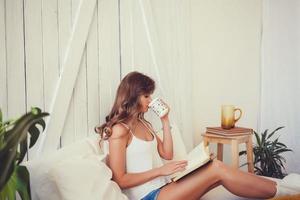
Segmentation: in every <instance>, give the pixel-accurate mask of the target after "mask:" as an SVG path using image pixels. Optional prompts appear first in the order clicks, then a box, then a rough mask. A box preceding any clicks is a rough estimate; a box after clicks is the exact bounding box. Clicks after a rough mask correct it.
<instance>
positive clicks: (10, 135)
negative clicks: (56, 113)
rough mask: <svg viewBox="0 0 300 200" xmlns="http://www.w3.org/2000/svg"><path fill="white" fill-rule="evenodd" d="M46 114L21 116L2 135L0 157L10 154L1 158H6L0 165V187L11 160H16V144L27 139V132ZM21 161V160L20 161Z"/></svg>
mask: <svg viewBox="0 0 300 200" xmlns="http://www.w3.org/2000/svg"><path fill="white" fill-rule="evenodd" d="M47 115H48V113H39V114H37V115H35V114H32V113H27V114H25V115H23V116H22V117H21V118H20V119H18V120H17V121H16V124H15V125H14V127H13V128H12V129H10V130H9V131H7V132H6V134H5V135H4V137H5V140H6V144H5V145H4V147H2V149H1V150H0V157H1V156H2V155H3V154H4V153H7V152H10V154H8V155H9V156H8V157H4V156H2V157H1V158H6V160H4V161H3V162H2V159H1V163H4V164H3V165H2V164H1V168H2V170H1V171H0V175H1V176H0V186H1V184H5V180H6V179H7V176H8V175H9V174H8V171H9V168H10V166H11V165H12V162H13V160H14V159H15V158H16V148H17V146H18V144H19V143H20V142H21V141H22V140H24V139H26V138H27V132H28V130H29V128H30V126H32V125H33V124H35V123H36V122H39V121H40V118H42V117H45V116H47ZM21 161H22V160H21Z"/></svg>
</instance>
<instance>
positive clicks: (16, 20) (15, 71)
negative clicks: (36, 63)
mask: <svg viewBox="0 0 300 200" xmlns="http://www.w3.org/2000/svg"><path fill="white" fill-rule="evenodd" d="M5 4H6V17H5V19H6V26H5V28H6V58H7V60H6V69H7V75H6V78H7V91H8V92H7V102H8V104H7V106H8V109H7V116H8V117H14V116H18V115H20V114H22V113H24V112H25V111H26V96H25V95H26V93H25V92H26V90H25V89H26V82H25V69H24V68H25V66H24V63H25V58H24V29H23V20H24V18H23V9H24V5H23V1H19V0H6V1H5Z"/></svg>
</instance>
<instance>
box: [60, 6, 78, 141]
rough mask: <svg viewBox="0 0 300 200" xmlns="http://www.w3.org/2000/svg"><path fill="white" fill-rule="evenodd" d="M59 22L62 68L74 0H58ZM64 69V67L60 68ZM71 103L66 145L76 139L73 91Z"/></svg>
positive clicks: (67, 117) (66, 124)
mask: <svg viewBox="0 0 300 200" xmlns="http://www.w3.org/2000/svg"><path fill="white" fill-rule="evenodd" d="M58 19H59V20H58V24H59V29H58V30H59V58H60V68H62V65H63V60H64V56H65V53H66V49H67V46H68V41H69V38H70V36H71V30H72V0H64V1H58ZM60 71H62V69H61V70H60ZM71 90H72V97H71V100H70V104H69V106H68V111H67V116H66V120H65V124H64V128H63V131H62V134H61V143H60V145H61V146H63V145H66V144H67V141H74V139H75V134H74V133H75V126H74V124H75V123H74V101H73V91H74V89H73V88H72V89H71Z"/></svg>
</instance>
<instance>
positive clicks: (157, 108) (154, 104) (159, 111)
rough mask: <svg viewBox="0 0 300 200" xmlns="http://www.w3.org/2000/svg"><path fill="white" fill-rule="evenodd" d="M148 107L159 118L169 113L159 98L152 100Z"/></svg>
mask: <svg viewBox="0 0 300 200" xmlns="http://www.w3.org/2000/svg"><path fill="white" fill-rule="evenodd" d="M148 107H149V108H150V109H151V110H152V111H153V112H154V113H155V114H156V115H157V116H159V117H163V116H165V115H166V114H167V113H168V111H169V108H168V106H167V105H166V104H165V102H163V100H162V99H161V98H159V97H157V98H155V99H153V100H152V101H151V102H150V104H149V106H148Z"/></svg>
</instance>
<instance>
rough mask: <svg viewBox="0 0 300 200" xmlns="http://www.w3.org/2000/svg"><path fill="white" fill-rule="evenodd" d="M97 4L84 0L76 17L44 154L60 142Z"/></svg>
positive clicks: (49, 124) (47, 132)
mask: <svg viewBox="0 0 300 200" xmlns="http://www.w3.org/2000/svg"><path fill="white" fill-rule="evenodd" d="M95 5H96V0H84V1H81V3H80V7H79V8H80V9H79V10H78V14H77V16H76V18H75V24H74V26H73V30H72V34H71V38H70V41H69V44H68V48H67V54H66V56H65V60H64V64H63V71H62V76H61V78H60V82H59V87H58V88H57V93H56V95H55V99H54V101H53V107H52V109H51V111H52V112H51V117H50V120H49V121H48V126H47V130H46V137H45V143H44V144H45V145H44V146H43V148H42V150H43V153H44V154H47V153H50V152H51V151H53V150H55V149H56V147H57V145H58V143H59V138H60V135H61V132H62V129H63V125H64V122H65V117H66V115H67V108H68V104H69V101H70V99H71V95H72V88H73V87H74V84H75V81H76V77H77V74H78V71H79V66H80V61H81V57H82V54H83V51H84V47H85V42H86V39H87V36H88V31H89V27H90V24H91V22H92V17H93V13H94V8H95Z"/></svg>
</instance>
